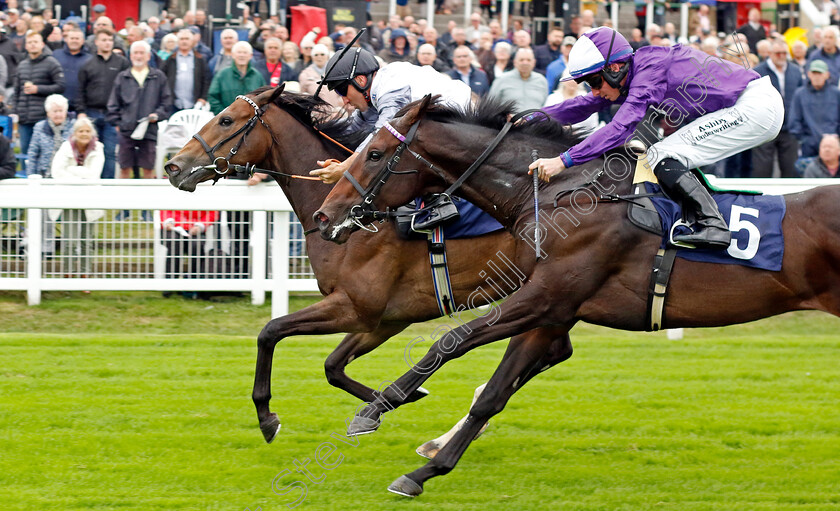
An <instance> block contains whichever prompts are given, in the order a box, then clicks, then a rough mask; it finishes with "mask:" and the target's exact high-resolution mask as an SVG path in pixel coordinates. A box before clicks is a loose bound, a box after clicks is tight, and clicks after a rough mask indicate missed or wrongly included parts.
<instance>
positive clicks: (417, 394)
mask: <svg viewBox="0 0 840 511" xmlns="http://www.w3.org/2000/svg"><path fill="white" fill-rule="evenodd" d="M428 395H429V391H428V390H426V389H424V388H423V387H417V390H415V391H414V392H412V393H411V394H409V396H408V399H406V400H405V402H406V403H413V402H415V401H419V400H421V399H423V398H424V397H426V396H428Z"/></svg>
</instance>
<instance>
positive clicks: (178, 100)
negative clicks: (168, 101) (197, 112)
mask: <svg viewBox="0 0 840 511" xmlns="http://www.w3.org/2000/svg"><path fill="white" fill-rule="evenodd" d="M193 44H195V39H194V38H193V34H192V32H190V31H189V30H186V29H182V30H180V31H178V51H177V52H176V53H175V54H174V55H172V56H170V57H169V58H168V59H167V60H166V61H164V63H163V68H162V69H161V71H163V74H165V75H166V82H167V84H168V85H169V90H170V92H171V93H172V97H173V102H174V105H175V110H186V109H188V108H193V107H200V106H203V105H204V104H206V103H207V91H208V90H209V89H210V80H211V76H210V68H209V67H208V65H207V61H206V60H204V57H202V56H201V55H200V54H198V53H196V52H195V51H193Z"/></svg>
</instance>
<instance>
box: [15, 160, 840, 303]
mask: <svg viewBox="0 0 840 511" xmlns="http://www.w3.org/2000/svg"><path fill="white" fill-rule="evenodd" d="M710 180H711V181H712V183H713V184H714V185H716V186H718V187H720V188H724V189H734V190H759V191H762V192H765V193H770V194H783V193H794V192H799V191H802V190H805V189H808V188H812V187H814V186H821V185H828V184H833V183H834V180H832V179H715V178H714V177H713V176H711V177H710ZM50 209H52V210H78V209H85V210H89V209H98V210H106V211H105V214H104V216H102V217H101V218H100V219H99V220H97V221H95V222H90V223H88V226H89V228H90V233H89V234H88V237H89V238H92V239H93V242H92V247H91V250H90V252H89V253H83V254H77V253H69V251H68V250H67V247H68V246H70V245H73V242H74V241H81V240H74V239H72V238H70V236H72V235H74V233H78V232H79V229H78V227H79V226H78V225H74V224H73V222H77V223H79V222H80V220H79V215H72V214H68V215H64V214H63V215H62V216H61V218H59V219H58V220H57V221H56V222H54V223H50V222H45V220H44V219H45V218H49V210H50ZM125 210H128V211H129V212H130V214H129V216H128V219H117V216H118V215H121V214H122V212H123V211H125ZM161 210H213V211H220V212H221V213H220V215H219V217H220V218H219V220H218V221H217V222H215V224H214V225H213V226H212V228H211V229H209V230H208V233H207V235H206V236H205V239H204V241H203V246H202V249H201V256H200V257H201V258H203V261H202V262H203V263H206V264H202V265H201V266H202V269H201V270H198V271H195V272H193V273H189V271H187V273H188V275H189V276H188V277H187V278H176V277H173V276H172V275H168V274H167V271H166V255H167V254H166V248H165V244H164V242H163V240H162V239H161V238H162V236H161V223H160V211H161ZM237 212H246V213H247V214H244V215H243V214H238V213H237ZM44 227H47V231H44ZM246 233H247V234H246ZM76 235H78V234H76ZM304 245H305V240H304V239H303V232H302V229H301V228H300V224H298V223H297V220H296V218H295V217H294V214H293V213H292V209H291V206H290V204H289V202H288V200H287V199H286V196H285V195H284V194H283V193H282V191H281V190H280V188H279V187H278V186H276V185H275V184H274V183H273V182H271V183H268V182H266V183H264V184H261V185H257V186H250V187H249V186H247V185H246V183H245V182H244V181H230V180H222V181H220V182H219V183H218V184H217V185H216V186H211V185H210V184H209V183H203V184H201V185H199V189H198V190H197V191H196V192H195V193H186V192H183V191H180V190H176V189H175V188H173V187H172V186H171V185H170V184H169V183H168V182H167V181H163V180H153V179H151V180H110V179H108V180H96V181H91V180H84V181H83V180H80V181H75V182H71V181H55V180H51V179H40V177H37V178H30V179H10V180H4V181H0V289H3V290H23V291H26V292H27V297H28V302H29V304H31V305H37V304H38V303H40V301H41V293H42V292H43V291H72V290H76V291H81V290H90V291H97V290H119V291H240V292H248V293H250V294H251V302H252V303H254V304H256V305H260V304H263V303H264V302H265V296H266V292H271V294H272V316H273V317H277V316H281V315H284V314H286V313H287V312H288V302H289V293H290V292H317V291H318V286H317V282H316V280H315V278H314V275H313V274H312V270H311V268H310V267H309V262H308V259H307V258H306V252H305V250H304ZM231 247H234V248H231ZM235 247H239V248H240V250H239V251H238V252H237V250H236V249H235ZM243 247H244V249H243Z"/></svg>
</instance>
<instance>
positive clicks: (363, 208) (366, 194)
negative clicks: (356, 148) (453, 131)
mask: <svg viewBox="0 0 840 511" xmlns="http://www.w3.org/2000/svg"><path fill="white" fill-rule="evenodd" d="M516 120H517V119H511V120H510V121H508V122H506V123H505V125H504V126H503V127H502V129H501V131H499V133H498V134H497V135H496V138H494V139H493V141H492V142H490V145H488V146H487V148H486V149H484V152H483V153H481V155H480V156H479V157H478V159H476V160H475V161H474V162H473V163H472V165H470V166H469V168H468V169H467V170H466V171H464V173H463V174H462V175H461V177H459V178H458V179H457V180H456V181H455V182H454V183H452V184H451V185H450V186H449V188H447V189H446V190H444V191H443V193H441V194H440V196H439V197H440V198H441V199H444V200H451V196H452V194H453V193H454V192H455V191H456V190H457V189H458V188H460V187H461V185H463V184H464V182H465V181H466V180H467V179H468V178H469V177H470V176H471V175H472V174H473V173H474V172H475V171H476V170H478V167H480V166H481V165H482V164H483V163H484V162H485V161H486V160H487V158H489V157H490V155H491V154H492V153H493V151H495V150H496V147H498V145H499V143H500V142H501V141H502V139H503V138H505V135H507V133H508V132H509V131H510V129H511V128H512V127H513V125H514V123H515V122H516ZM419 126H420V122H419V121H418V122H417V123H415V124H413V125H412V126H411V128H410V129H409V130H408V133H407V134H406V135H405V136H403V135H402V134H401V133H400V132H399V131H397V130H396V129H395V128H394V127H393V126H391V124H390V123H387V122H386V123H385V125H384V128H385V129H386V130H387V131H388V133H390V134H392V135H394V137H395V138H396V139H397V140H399V141H400V145H399V146H397V149H396V150H395V151H394V154H393V155H391V158H390V159H389V160H388V163H387V164H386V165H385V167H384V168H383V169H382V170H380V171H379V173H378V174H377V175H376V177H375V178H374V179H373V180H372V181H371V184H370V185H369V186H368V188H364V187H362V185H361V184H359V182H358V181H357V180H356V178H355V177H353V175H352V174H350V172H349V171H345V172H344V177H345V178H347V180H348V181H350V184H352V185H353V188H355V189H356V191H357V192H359V195H361V196H362V202H361V204H356V205H355V206H353V207H352V208H351V209H350V214H349V216H348V218H350V220H351V221H352V222H353V223H354V224H356V225H357V226H358V227H359V228H361V229H364V230H366V231H371V232H376V231H377V230H378V229H377V228H376V227H375V226H370V227H368V226H366V225H365V224H364V222H363V221H364V220H366V219H370V220H380V221H383V222H384V221H385V220H387V219H389V218H394V217H398V216H413V215H415V214H417V213H420V212H423V211H429V210H431V209H433V208H434V207H435V206H436V203H431V204H429V205H428V206H426V207H425V208H422V209H420V210H418V211H413V212H411V213H408V214H402V213H396V212H393V211H378V210H377V209H375V208H374V206H373V201H374V199H376V196H377V195H379V192H380V191H381V190H382V187H383V186H384V185H385V183H386V182H387V181H388V179H389V178H390V177H391V176H392V175H393V174H416V173H417V171H416V170H408V171H397V170H394V167H396V166H397V164H399V162H400V159H401V158H402V154H403V152H404V151H406V150H407V151H408V152H409V154H411V155H412V156H413V157H414V158H415V159H417V160H418V161H420V162H422V163H424V164H426V165H428V167H429V168H430V169H432V170H433V171H434V172H435V173H437V174H438V175H440V176H441V177H443V175H444V173H443V171H442V170H441V169H439V168H438V167H436V166H435V165H434V164H433V163H432V162H430V161H429V160H427V159H426V158H424V157H423V156H422V155H420V154H418V153H417V152H416V151H413V150H412V149H411V148H410V147H409V146H410V145H411V143H412V142H413V141H414V137H415V135H416V134H417V128H418V127H419Z"/></svg>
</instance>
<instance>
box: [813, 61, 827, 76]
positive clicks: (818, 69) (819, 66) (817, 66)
mask: <svg viewBox="0 0 840 511" xmlns="http://www.w3.org/2000/svg"><path fill="white" fill-rule="evenodd" d="M808 72H809V73H828V64H826V63H825V61H823V60H820V59H816V60H814V61H813V62H811V64H810V65H809V66H808Z"/></svg>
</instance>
